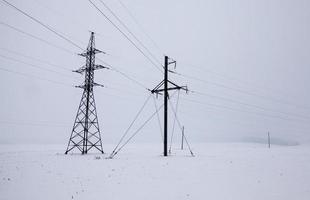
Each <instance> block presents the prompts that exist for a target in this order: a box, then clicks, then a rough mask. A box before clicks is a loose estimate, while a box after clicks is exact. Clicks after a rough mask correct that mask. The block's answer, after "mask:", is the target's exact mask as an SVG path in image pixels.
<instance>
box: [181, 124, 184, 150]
mask: <svg viewBox="0 0 310 200" xmlns="http://www.w3.org/2000/svg"><path fill="white" fill-rule="evenodd" d="M183 141H184V126H182V143H181V150H183Z"/></svg>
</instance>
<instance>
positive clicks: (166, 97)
mask: <svg viewBox="0 0 310 200" xmlns="http://www.w3.org/2000/svg"><path fill="white" fill-rule="evenodd" d="M172 64H173V65H174V68H175V67H176V61H174V60H172V59H171V58H169V57H168V56H165V66H164V71H165V72H164V80H163V81H161V82H160V83H159V84H158V85H157V86H156V87H155V88H154V89H153V90H151V92H152V93H153V94H154V93H155V94H160V95H162V93H164V156H168V100H169V91H170V90H185V91H186V92H188V89H187V86H178V85H177V84H175V83H173V82H172V81H170V80H169V79H168V72H170V73H174V72H173V71H170V70H169V69H168V67H169V65H172ZM169 84H170V85H172V86H171V87H170V86H169ZM162 86H163V88H161V87H162Z"/></svg>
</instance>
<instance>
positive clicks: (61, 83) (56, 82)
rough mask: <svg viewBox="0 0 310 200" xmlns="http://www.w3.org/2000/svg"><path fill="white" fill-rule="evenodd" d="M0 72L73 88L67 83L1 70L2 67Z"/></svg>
mask: <svg viewBox="0 0 310 200" xmlns="http://www.w3.org/2000/svg"><path fill="white" fill-rule="evenodd" d="M0 70H1V71H5V72H8V73H12V74H16V75H20V76H24V77H27V78H35V79H38V80H42V81H48V82H50V83H55V84H58V85H64V86H67V87H74V86H73V85H70V84H67V83H64V82H60V81H55V80H51V79H46V78H42V77H39V76H35V75H32V74H27V73H22V72H18V71H13V70H9V69H6V68H2V67H0Z"/></svg>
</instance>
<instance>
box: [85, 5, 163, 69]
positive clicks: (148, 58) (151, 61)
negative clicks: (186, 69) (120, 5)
mask: <svg viewBox="0 0 310 200" xmlns="http://www.w3.org/2000/svg"><path fill="white" fill-rule="evenodd" d="M88 1H89V2H90V3H91V4H92V5H93V6H94V7H95V8H96V10H98V11H99V12H100V13H101V15H102V16H104V17H105V18H106V19H107V20H108V21H109V22H110V23H111V24H112V25H113V26H114V27H115V28H116V29H117V30H118V31H119V32H120V33H121V34H122V35H123V36H124V37H125V38H126V39H127V40H128V41H129V42H130V43H131V44H132V45H133V46H134V47H135V48H136V49H137V50H138V51H139V52H140V53H141V54H142V55H143V56H144V57H145V58H146V59H147V60H149V61H150V63H151V64H152V65H153V66H154V67H156V69H158V70H159V71H160V72H161V73H163V72H162V70H161V68H159V67H158V66H157V65H156V64H155V63H154V62H153V60H152V59H150V57H148V56H147V55H146V54H145V53H144V52H143V51H142V50H141V49H140V48H139V47H138V46H137V45H136V44H135V43H134V42H133V41H132V40H131V39H130V38H129V37H128V36H127V35H126V34H125V33H124V32H123V31H122V30H121V29H120V28H119V27H118V26H117V25H116V24H115V23H114V22H113V21H112V20H111V19H110V18H109V17H108V16H107V15H105V14H104V13H103V12H102V10H100V9H99V8H98V7H97V6H96V5H95V4H94V3H93V2H92V1H91V0H88Z"/></svg>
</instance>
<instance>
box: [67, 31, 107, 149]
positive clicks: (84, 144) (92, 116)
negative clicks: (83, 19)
mask: <svg viewBox="0 0 310 200" xmlns="http://www.w3.org/2000/svg"><path fill="white" fill-rule="evenodd" d="M97 53H103V52H102V51H100V50H98V49H96V48H95V36H94V33H93V32H91V36H90V40H89V44H88V46H87V50H86V52H84V53H82V54H79V55H80V56H83V57H85V58H86V65H85V66H83V67H81V68H80V69H78V70H75V71H74V72H76V73H80V74H85V81H84V84H83V85H79V86H76V87H78V88H82V89H83V95H82V98H81V102H80V105H79V108H78V111H77V115H76V118H75V121H74V125H73V129H72V132H71V136H70V139H69V142H68V147H67V150H66V152H65V154H67V153H68V152H70V151H73V150H75V149H77V150H79V151H80V152H81V153H82V154H87V153H88V152H89V151H90V150H91V149H97V150H98V151H100V152H101V153H103V149H102V141H101V135H100V130H99V123H98V117H97V111H96V103H95V97H94V90H93V87H94V86H102V87H103V85H100V84H98V83H95V82H94V71H95V70H97V69H103V68H107V67H104V66H102V65H96V64H95V55H96V54H97Z"/></svg>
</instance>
